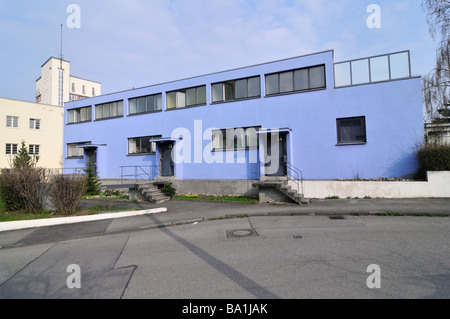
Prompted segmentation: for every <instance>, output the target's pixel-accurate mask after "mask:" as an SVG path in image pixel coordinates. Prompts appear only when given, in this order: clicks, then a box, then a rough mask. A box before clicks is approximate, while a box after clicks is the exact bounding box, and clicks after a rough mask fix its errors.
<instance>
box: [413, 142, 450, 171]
mask: <svg viewBox="0 0 450 319" xmlns="http://www.w3.org/2000/svg"><path fill="white" fill-rule="evenodd" d="M417 157H418V159H419V163H420V169H419V172H418V175H419V177H422V178H423V177H425V173H426V172H427V171H449V170H450V145H439V144H427V145H425V146H422V147H421V148H420V149H419V150H418V152H417Z"/></svg>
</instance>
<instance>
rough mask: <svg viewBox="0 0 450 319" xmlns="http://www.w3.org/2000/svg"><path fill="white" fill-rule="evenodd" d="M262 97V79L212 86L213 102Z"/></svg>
mask: <svg viewBox="0 0 450 319" xmlns="http://www.w3.org/2000/svg"><path fill="white" fill-rule="evenodd" d="M260 96H261V77H259V76H255V77H251V78H245V79H239V80H232V81H226V82H222V83H215V84H213V85H212V102H213V103H217V102H227V101H235V100H242V99H249V98H257V97H260Z"/></svg>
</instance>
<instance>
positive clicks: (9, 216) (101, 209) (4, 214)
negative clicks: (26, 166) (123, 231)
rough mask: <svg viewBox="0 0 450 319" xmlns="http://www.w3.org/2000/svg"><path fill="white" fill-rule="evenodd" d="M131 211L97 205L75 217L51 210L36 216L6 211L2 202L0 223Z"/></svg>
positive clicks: (76, 214) (85, 209)
mask: <svg viewBox="0 0 450 319" xmlns="http://www.w3.org/2000/svg"><path fill="white" fill-rule="evenodd" d="M131 210H133V209H132V208H128V207H120V206H111V207H106V206H103V205H97V206H92V207H87V208H83V209H80V210H78V211H77V212H76V213H75V214H73V215H60V214H56V213H55V212H53V211H49V210H44V211H42V212H41V213H40V214H37V215H34V214H29V213H27V212H24V211H18V212H8V211H6V208H5V204H4V203H2V202H0V223H1V222H14V221H23V220H36V219H46V218H58V217H74V216H89V215H98V214H102V213H114V212H126V211H131Z"/></svg>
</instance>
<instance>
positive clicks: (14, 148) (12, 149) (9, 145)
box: [5, 143, 19, 155]
mask: <svg viewBox="0 0 450 319" xmlns="http://www.w3.org/2000/svg"><path fill="white" fill-rule="evenodd" d="M8 149H9V150H8ZM18 151H19V144H12V143H7V144H6V147H5V153H6V155H17V153H18Z"/></svg>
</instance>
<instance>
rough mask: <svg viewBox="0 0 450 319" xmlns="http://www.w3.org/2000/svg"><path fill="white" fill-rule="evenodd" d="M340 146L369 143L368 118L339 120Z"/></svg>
mask: <svg viewBox="0 0 450 319" xmlns="http://www.w3.org/2000/svg"><path fill="white" fill-rule="evenodd" d="M337 135H338V145H351V144H363V143H367V136H366V118H365V117H351V118H342V119H337Z"/></svg>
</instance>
